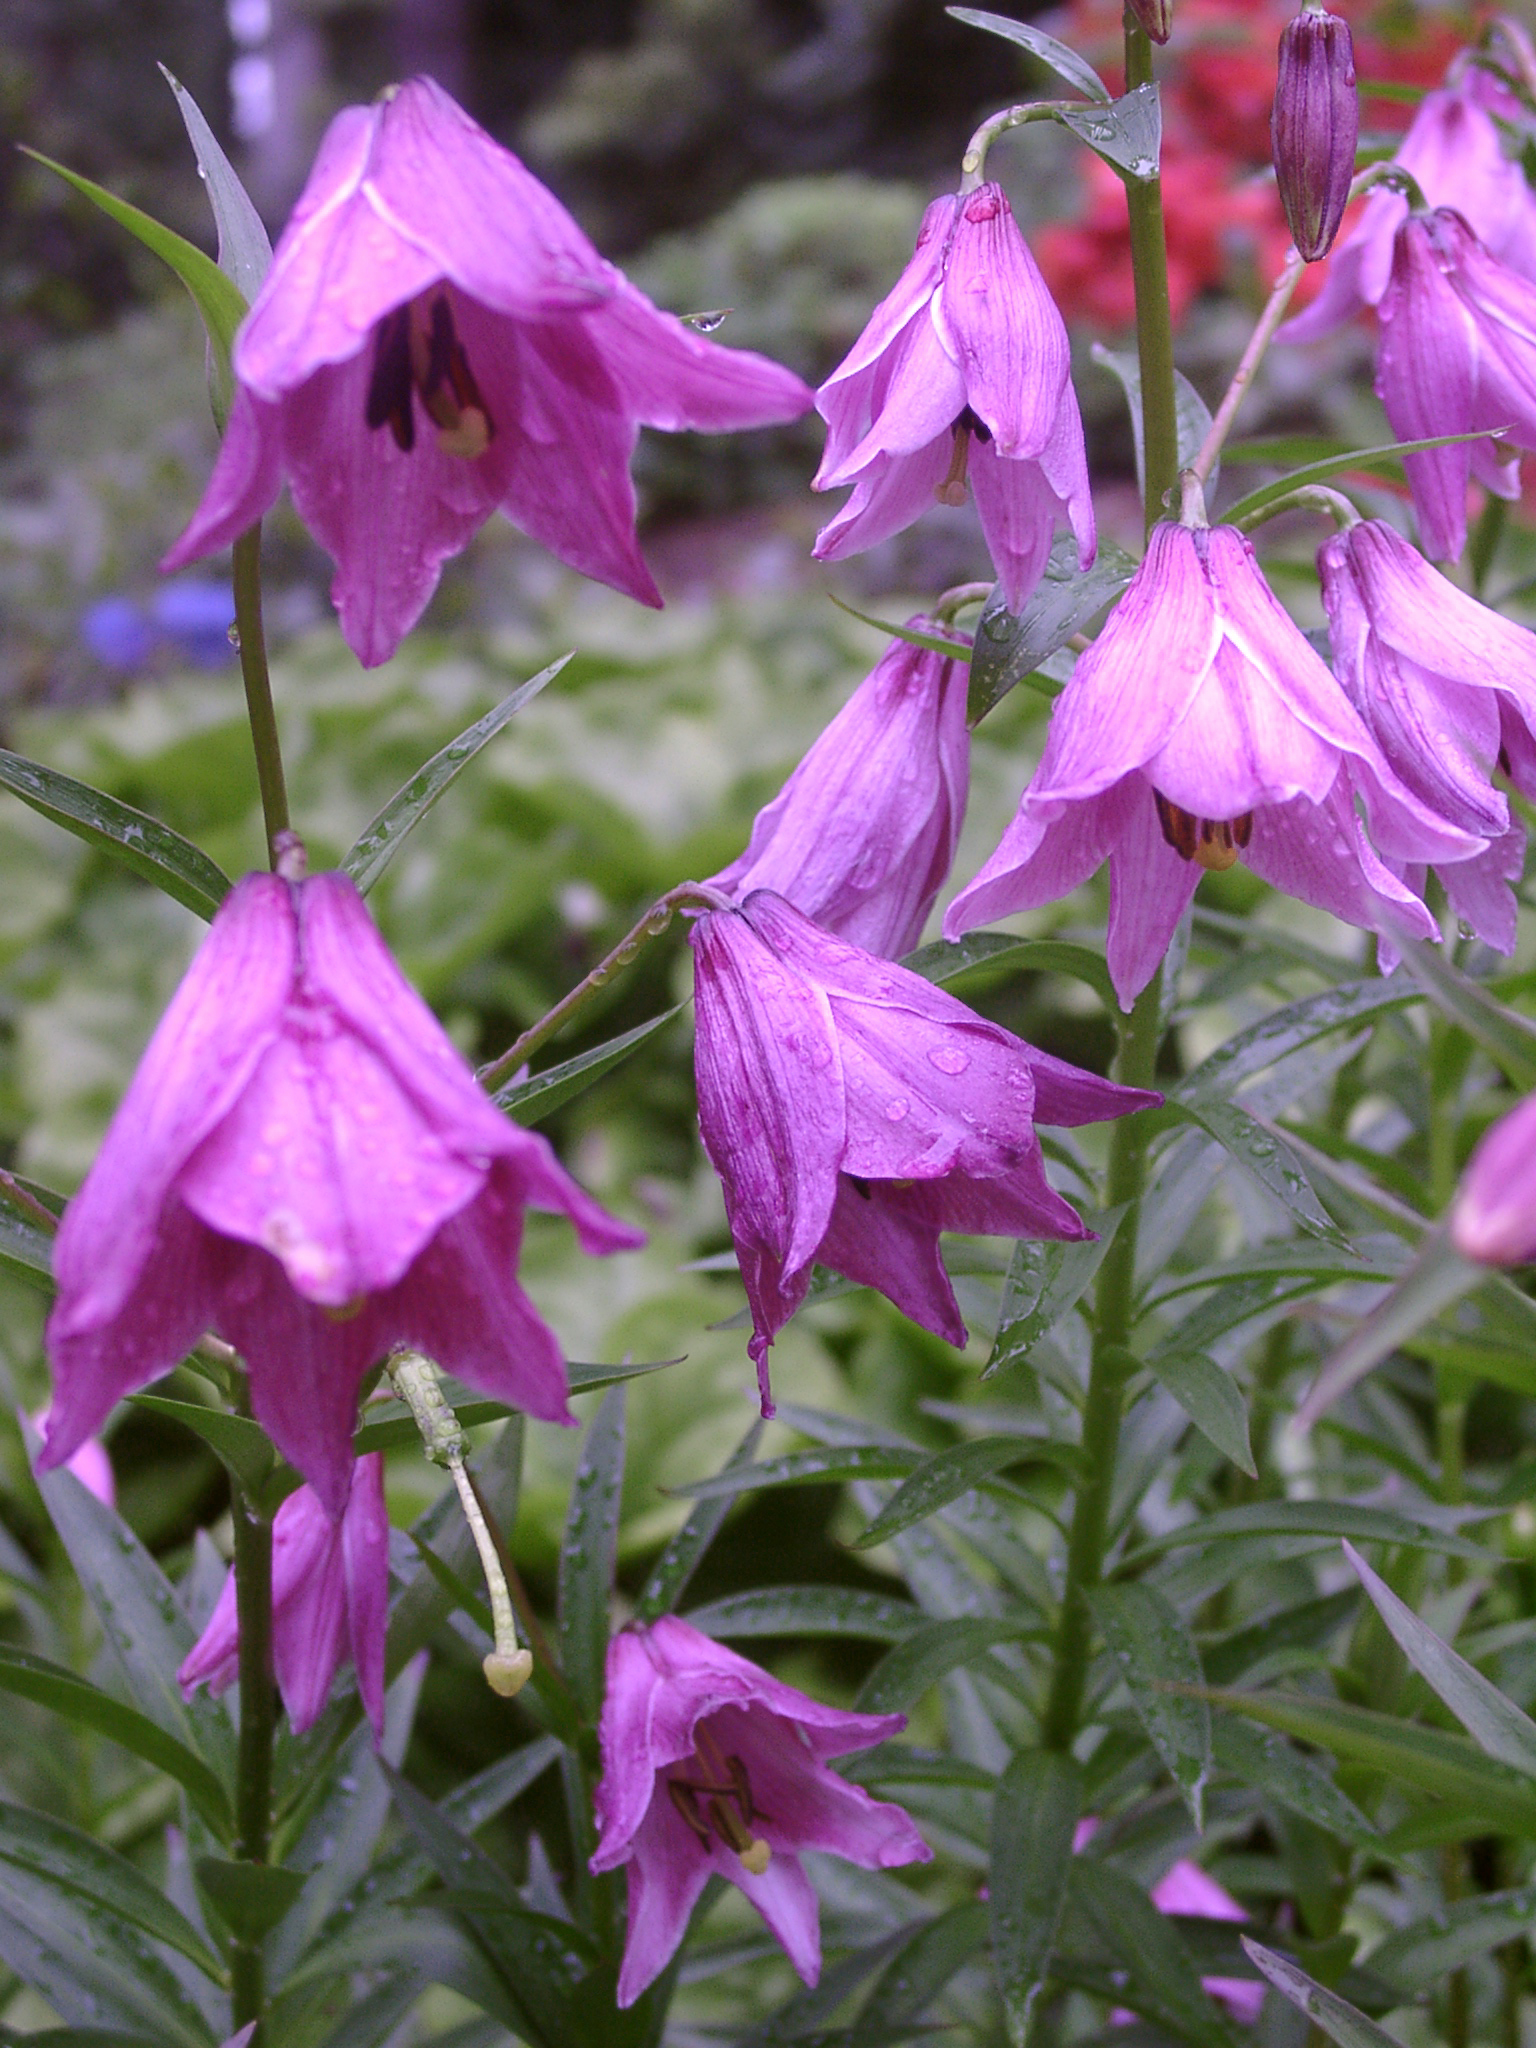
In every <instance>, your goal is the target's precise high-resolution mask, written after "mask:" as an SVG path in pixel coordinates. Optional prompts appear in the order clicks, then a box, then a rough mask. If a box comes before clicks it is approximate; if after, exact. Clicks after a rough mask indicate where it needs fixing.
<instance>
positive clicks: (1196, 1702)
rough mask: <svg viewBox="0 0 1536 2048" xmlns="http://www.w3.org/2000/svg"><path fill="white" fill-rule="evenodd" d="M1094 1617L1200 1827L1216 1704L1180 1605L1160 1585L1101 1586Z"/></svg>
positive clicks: (1093, 1603) (1155, 1745)
mask: <svg viewBox="0 0 1536 2048" xmlns="http://www.w3.org/2000/svg"><path fill="white" fill-rule="evenodd" d="M1089 1605H1090V1606H1091V1607H1092V1609H1093V1614H1094V1619H1095V1620H1096V1621H1097V1622H1098V1624H1099V1627H1100V1628H1101V1629H1102V1630H1103V1632H1104V1639H1105V1641H1106V1642H1107V1643H1108V1645H1109V1650H1110V1654H1111V1656H1112V1657H1113V1658H1114V1660H1115V1662H1116V1664H1117V1665H1118V1666H1119V1667H1120V1675H1121V1677H1122V1678H1123V1679H1124V1680H1125V1685H1126V1690H1127V1691H1128V1692H1129V1693H1130V1696H1131V1705H1132V1706H1133V1707H1134V1708H1135V1709H1136V1713H1137V1716H1138V1718H1139V1719H1140V1721H1141V1725H1142V1726H1143V1728H1145V1729H1146V1731H1147V1734H1148V1736H1149V1738H1150V1739H1151V1743H1152V1747H1153V1748H1154V1749H1155V1750H1156V1751H1157V1753H1158V1755H1159V1756H1160V1757H1161V1758H1162V1760H1163V1766H1164V1768H1165V1769H1166V1770H1167V1772H1168V1774H1169V1776H1170V1777H1171V1778H1172V1779H1173V1782H1174V1783H1175V1784H1176V1785H1177V1786H1178V1788H1179V1791H1180V1792H1181V1794H1182V1795H1183V1798H1184V1803H1185V1804H1186V1805H1187V1806H1188V1808H1189V1811H1190V1817H1191V1819H1192V1820H1193V1821H1194V1823H1195V1826H1196V1828H1197V1829H1199V1828H1203V1827H1204V1825H1205V1819H1204V1807H1205V1784H1206V1780H1207V1779H1208V1778H1209V1777H1210V1774H1211V1710H1210V1708H1209V1706H1208V1705H1207V1704H1206V1702H1205V1700H1204V1699H1202V1698H1201V1697H1199V1695H1198V1694H1197V1693H1193V1692H1189V1691H1179V1692H1175V1691H1173V1690H1171V1688H1172V1687H1173V1686H1180V1687H1198V1686H1199V1685H1200V1684H1201V1682H1202V1680H1203V1679H1204V1676H1205V1673H1204V1671H1203V1670H1202V1668H1201V1664H1200V1656H1199V1652H1198V1651H1197V1650H1196V1648H1195V1645H1194V1641H1193V1638H1192V1637H1191V1636H1190V1633H1189V1631H1188V1629H1187V1628H1186V1627H1185V1626H1184V1623H1183V1621H1182V1620H1181V1619H1180V1617H1179V1614H1178V1612H1177V1610H1176V1609H1175V1608H1174V1607H1173V1606H1172V1604H1171V1603H1170V1602H1169V1601H1168V1600H1166V1599H1164V1597H1163V1595H1162V1594H1161V1593H1159V1592H1158V1591H1157V1590H1156V1588H1155V1587H1153V1586H1148V1585H1145V1584H1142V1583H1136V1584H1133V1585H1129V1586H1100V1587H1098V1588H1097V1589H1096V1590H1095V1591H1094V1592H1093V1593H1091V1594H1090V1595H1089Z"/></svg>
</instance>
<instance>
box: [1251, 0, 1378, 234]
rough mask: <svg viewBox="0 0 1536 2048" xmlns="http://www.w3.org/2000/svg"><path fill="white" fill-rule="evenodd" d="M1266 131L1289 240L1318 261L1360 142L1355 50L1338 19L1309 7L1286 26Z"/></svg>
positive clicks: (1338, 216)
mask: <svg viewBox="0 0 1536 2048" xmlns="http://www.w3.org/2000/svg"><path fill="white" fill-rule="evenodd" d="M1269 132H1270V136H1271V139H1272V142H1273V146H1274V155H1275V179H1276V182H1277V183H1278V185H1279V187H1280V203H1281V205H1282V206H1283V207H1284V208H1285V217H1286V220H1287V221H1288V222H1289V224H1290V230H1291V235H1292V238H1293V239H1294V241H1295V243H1296V247H1297V249H1298V250H1299V251H1300V252H1301V254H1302V255H1303V256H1304V257H1305V258H1306V260H1307V262H1308V263H1316V262H1317V260H1318V258H1319V257H1321V256H1326V255H1327V254H1328V251H1329V250H1330V249H1331V248H1332V247H1333V239H1334V236H1335V235H1337V233H1338V232H1339V223H1340V221H1341V220H1343V218H1344V208H1345V206H1346V205H1347V204H1348V203H1349V185H1350V180H1351V179H1352V178H1353V177H1354V175H1355V144H1356V143H1357V142H1358V140H1359V138H1360V95H1359V93H1358V92H1357V91H1356V89H1355V46H1354V41H1353V38H1352V37H1351V35H1350V33H1349V23H1348V22H1347V21H1341V20H1340V19H1339V17H1338V16H1337V15H1336V14H1326V13H1324V12H1323V11H1322V9H1321V8H1316V7H1312V6H1307V7H1304V8H1303V9H1302V11H1301V13H1300V14H1298V15H1297V16H1296V19H1295V20H1294V21H1292V22H1290V23H1288V24H1287V26H1286V29H1285V32H1284V33H1283V34H1282V36H1281V38H1280V76H1279V81H1278V83H1277V84H1276V86H1275V103H1274V107H1273V109H1272V110H1271V113H1270V124H1269Z"/></svg>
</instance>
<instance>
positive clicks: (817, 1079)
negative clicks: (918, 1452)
mask: <svg viewBox="0 0 1536 2048" xmlns="http://www.w3.org/2000/svg"><path fill="white" fill-rule="evenodd" d="M692 943H693V949H694V957H695V969H694V1001H695V1008H696V1011H697V1017H698V1025H697V1032H696V1036H695V1040H694V1071H695V1074H696V1077H697V1081H698V1094H699V1128H700V1130H701V1132H702V1134H703V1138H704V1147H705V1150H706V1151H707V1152H708V1154H709V1156H710V1159H711V1161H712V1162H713V1164H714V1168H715V1171H716V1172H717V1173H718V1174H719V1176H720V1179H721V1181H722V1183H723V1184H724V1189H725V1213H726V1217H727V1220H728V1221H729V1223H730V1227H731V1236H732V1238H733V1239H734V1240H735V1244H736V1252H737V1256H738V1258H739V1260H740V1262H741V1277H742V1282H743V1285H744V1286H745V1288H746V1291H747V1300H748V1302H749V1304H750V1305H751V1310H752V1338H751V1342H750V1344H749V1346H748V1350H749V1351H750V1353H751V1356H752V1359H753V1361H754V1363H755V1364H756V1366H757V1376H758V1388H759V1391H760V1393H761V1397H762V1405H763V1413H764V1414H765V1415H771V1414H772V1413H773V1403H772V1400H771V1398H770V1394H769V1387H768V1364H767V1358H768V1347H769V1346H770V1344H771V1343H772V1342H773V1339H774V1337H775V1336H776V1335H777V1333H778V1332H779V1331H780V1330H781V1329H782V1328H783V1326H784V1325H785V1323H787V1322H788V1321H789V1319H790V1317H791V1316H792V1315H793V1314H794V1312H795V1310H796V1309H797V1308H798V1307H799V1306H800V1303H801V1302H802V1301H803V1300H804V1298H805V1293H806V1289H807V1288H808V1287H809V1285H810V1279H811V1267H812V1264H813V1263H814V1262H815V1261H816V1260H818V1259H819V1260H822V1261H823V1262H824V1263H825V1264H827V1265H829V1266H831V1267H833V1268H834V1269H835V1270H836V1271H837V1272H839V1273H842V1274H844V1275H845V1276H846V1277H847V1278H848V1279H850V1280H854V1281H857V1282H858V1283H859V1284H860V1285H862V1286H866V1287H876V1288H878V1289H879V1290H880V1292H881V1293H882V1294H884V1295H885V1296H886V1297H887V1298H888V1299H889V1300H891V1301H893V1302H894V1303H895V1304H896V1306H897V1307H898V1308H899V1309H901V1310H902V1311H903V1313H904V1314H906V1315H909V1316H911V1318H912V1320H913V1321H914V1322H917V1323H921V1324H922V1325H923V1327H924V1329H928V1330H932V1331H934V1332H935V1333H936V1334H937V1335H938V1336H941V1337H944V1338H947V1339H948V1341H949V1342H950V1343H951V1344H963V1343H964V1342H965V1339H966V1331H965V1324H964V1323H963V1322H962V1320H961V1317H960V1309H959V1305H958V1304H957V1302H956V1300H955V1295H954V1289H953V1288H952V1287H951V1286H950V1283H949V1275H948V1274H947V1273H946V1271H945V1269H944V1263H943V1261H942V1259H941V1258H940V1257H939V1233H940V1232H941V1231H944V1230H960V1231H974V1232H976V1233H978V1234H981V1235H989V1234H997V1235H1002V1236H1007V1237H1050V1238H1067V1239H1081V1238H1086V1237H1090V1236H1091V1235H1092V1232H1091V1231H1089V1230H1087V1229H1085V1228H1084V1226H1083V1223H1082V1221H1081V1219H1080V1218H1079V1216H1078V1215H1077V1213H1076V1211H1075V1210H1074V1209H1072V1208H1071V1207H1070V1206H1069V1205H1068V1204H1067V1203H1066V1202H1064V1201H1063V1200H1062V1198H1061V1196H1060V1195H1058V1194H1057V1193H1056V1191H1055V1189H1054V1188H1053V1187H1052V1186H1051V1185H1050V1183H1049V1181H1048V1180H1047V1179H1046V1177H1045V1166H1044V1161H1043V1159H1042V1157H1041V1152H1040V1141H1039V1139H1038V1138H1037V1137H1036V1135H1035V1121H1036V1119H1037V1118H1038V1119H1039V1120H1040V1121H1041V1122H1042V1123H1054V1124H1080V1123H1095V1122H1098V1121H1100V1120H1101V1119H1103V1118H1105V1117H1112V1116H1121V1115H1124V1114H1125V1113H1127V1112H1128V1111H1130V1110H1136V1109H1144V1108H1146V1107H1148V1106H1149V1105H1150V1104H1153V1103H1156V1102H1160V1101H1161V1100H1162V1098H1161V1096H1158V1095H1152V1094H1149V1093H1147V1092H1146V1091H1144V1090H1142V1089H1138V1088H1121V1087H1117V1086H1116V1085H1115V1084H1114V1083H1113V1082H1110V1081H1101V1080H1100V1079H1099V1078H1098V1077H1097V1075H1094V1074H1086V1073H1083V1072H1082V1071H1081V1070H1080V1069H1079V1068H1077V1067H1072V1066H1068V1065H1067V1064H1066V1063H1065V1062H1064V1061H1062V1060H1055V1059H1052V1058H1051V1057H1050V1056H1049V1055H1048V1054H1046V1053H1041V1052H1037V1051H1036V1050H1035V1049H1034V1047H1033V1046H1029V1045H1026V1044H1024V1042H1023V1041H1022V1040H1021V1039H1018V1038H1015V1037H1014V1035H1013V1033H1012V1032H1011V1031H1005V1030H1004V1029H1003V1027H1002V1026H1001V1025H1000V1024H992V1023H989V1022H988V1021H987V1020H986V1019H985V1018H984V1017H978V1016H977V1015H976V1013H975V1011H974V1010H968V1009H967V1008H966V1006H965V1005H964V1003H961V1002H957V1001H956V1000H955V998H954V997H953V996H951V995H946V994H945V993H944V991H943V990H942V989H939V988H935V987H934V985H933V983H932V982H929V981H924V980H923V978H922V976H921V975H917V974H912V973H909V972H908V971H907V970H906V969H905V968H902V967H897V966H894V965H893V964H892V963H891V962H890V961H887V960H877V959H875V958H874V957H873V955H871V954H869V953H866V952H863V951H861V950H860V948H858V947H857V946H852V945H850V944H849V943H848V942H847V941H846V940H845V939H837V938H833V937H832V936H831V935H830V934H829V933H827V932H824V931H822V930H821V929H820V927H819V926H817V925H814V924H812V923H811V921H810V920H809V918H806V917H803V916H802V915H801V913H800V912H799V911H798V910H796V909H794V908H793V907H792V906H791V905H790V904H788V903H786V902H785V901H784V899H783V897H782V896H775V895H774V894H772V892H771V891H769V890H766V889H760V890H758V891H757V893H756V894H755V895H752V896H749V897H748V898H747V899H746V901H745V902H744V903H743V904H742V905H741V906H740V908H739V909H737V910H720V911H711V912H710V913H708V914H707V915H706V916H704V917H702V918H700V920H699V921H698V923H697V924H696V925H695V926H694V929H693V934H692Z"/></svg>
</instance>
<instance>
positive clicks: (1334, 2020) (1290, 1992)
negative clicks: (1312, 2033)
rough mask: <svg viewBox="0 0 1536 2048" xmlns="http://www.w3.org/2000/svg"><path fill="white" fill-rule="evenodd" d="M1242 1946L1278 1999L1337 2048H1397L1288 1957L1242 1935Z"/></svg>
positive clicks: (1380, 2029) (1355, 2009)
mask: <svg viewBox="0 0 1536 2048" xmlns="http://www.w3.org/2000/svg"><path fill="white" fill-rule="evenodd" d="M1242 1943H1243V1948H1244V1950H1245V1951H1246V1953H1247V1956H1248V1959H1249V1961H1250V1962H1251V1963H1253V1965H1254V1966H1255V1968H1257V1969H1258V1970H1259V1971H1260V1972H1261V1973H1262V1974H1263V1976H1264V1977H1265V1978H1266V1979H1267V1980H1268V1982H1269V1983H1271V1984H1273V1985H1274V1987H1275V1989H1276V1990H1277V1991H1278V1992H1279V1993H1280V1996H1281V1997H1282V1998H1288V1999H1289V2000H1290V2002H1291V2004H1292V2005H1294V2006H1295V2007H1296V2009H1297V2011H1298V2012H1304V2013H1305V2014H1306V2016H1307V2018H1308V2019H1309V2020H1311V2022H1312V2023H1313V2025H1314V2026H1315V2027H1317V2028H1318V2029H1319V2030H1320V2031H1321V2032H1322V2033H1325V2034H1326V2035H1327V2036H1328V2038H1329V2040H1330V2041H1337V2042H1338V2044H1339V2048H1397V2044H1396V2043H1395V2042H1394V2040H1393V2038H1392V2036H1391V2035H1390V2034H1389V2033H1388V2032H1387V2030H1386V2028H1385V2027H1378V2026H1377V2024H1376V2022H1375V2021H1374V2020H1368V2019H1367V2018H1366V2016H1365V2014H1364V2013H1363V2012H1361V2011H1360V2010H1359V2008H1358V2007H1357V2006H1353V2005H1351V2004H1350V2003H1349V2000H1348V1999H1347V1998H1340V1996H1339V1994H1338V1993H1337V1992H1336V1991H1325V1990H1324V1989H1323V1987H1322V1985H1321V1984H1318V1983H1314V1981H1313V1980H1312V1978H1310V1977H1309V1976H1308V1975H1307V1973H1306V1971H1305V1970H1304V1969H1302V1968H1301V1966H1300V1964H1299V1963H1293V1962H1292V1961H1291V1959H1290V1957H1289V1956H1278V1955H1276V1954H1275V1952H1274V1950H1273V1949H1272V1948H1264V1947H1262V1946H1261V1945H1260V1944H1259V1943H1258V1942H1256V1941H1250V1940H1249V1938H1248V1936H1247V1935H1246V1934H1245V1935H1244V1936H1243V1937H1242Z"/></svg>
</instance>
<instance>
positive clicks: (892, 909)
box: [714, 617, 971, 957]
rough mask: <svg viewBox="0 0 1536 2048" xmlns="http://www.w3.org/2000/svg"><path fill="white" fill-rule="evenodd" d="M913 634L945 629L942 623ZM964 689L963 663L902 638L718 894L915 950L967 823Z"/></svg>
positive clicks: (923, 624) (881, 945)
mask: <svg viewBox="0 0 1536 2048" xmlns="http://www.w3.org/2000/svg"><path fill="white" fill-rule="evenodd" d="M909 623H910V624H911V626H912V627H913V629H914V630H916V631H919V632H923V633H927V634H940V633H941V631H942V629H941V628H940V627H939V626H938V625H936V624H935V622H934V621H933V620H932V619H927V618H922V617H918V618H915V619H913V620H911V621H910V622H909ZM956 645H957V651H958V652H959V653H960V654H963V653H964V649H963V648H961V647H960V646H959V643H958V642H957V643H956ZM967 680H968V671H967V669H966V667H965V664H964V662H963V660H960V659H954V658H951V657H950V656H948V655H943V654H935V653H934V652H932V651H931V650H930V649H928V648H926V647H915V646H913V645H912V644H911V642H910V641H905V640H893V641H892V642H891V645H890V648H889V649H888V651H887V652H886V653H885V654H884V655H883V656H882V657H881V659H880V661H879V663H878V664H877V666H876V667H875V668H874V669H873V670H871V672H870V673H869V674H868V675H867V676H866V677H865V678H864V680H863V682H862V683H860V685H859V687H858V688H857V689H856V690H855V691H854V693H853V695H852V696H851V697H850V698H849V700H848V702H847V703H846V704H845V705H844V706H843V708H842V710H841V711H839V712H838V714H837V716H836V718H834V719H833V720H832V723H831V724H830V725H829V726H828V727H827V729H826V731H825V732H824V733H823V734H822V735H821V737H820V739H818V740H817V741H816V742H815V744H814V745H813V746H812V748H811V750H810V752H809V753H808V754H807V755H806V756H805V758H804V760H803V761H802V762H801V763H800V765H799V767H798V768H796V770H795V771H794V773H793V774H792V775H791V776H790V778H789V780H788V781H787V782H786V783H785V785H784V787H783V788H782V789H781V790H780V792H779V794H778V795H777V796H776V797H775V798H774V800H773V802H772V803H770V804H766V805H765V806H764V807H763V809H762V810H760V811H759V812H758V814H757V818H756V820H755V822H754V824H753V826H752V837H751V839H750V841H749V842H748V845H747V850H746V852H745V853H743V854H742V855H741V856H740V857H739V859H737V860H734V861H733V862H732V863H731V865H730V866H729V867H728V868H726V869H724V870H723V871H722V872H721V873H720V874H718V875H716V876H715V877H714V885H715V887H716V888H717V889H720V890H723V891H724V892H726V893H727V894H729V895H734V896H749V895H750V894H751V893H752V891H753V890H754V889H772V890H774V891H775V892H776V893H777V894H778V895H780V896H782V897H784V898H785V900H786V901H787V902H790V903H792V904H793V905H794V906H795V908H796V910H801V911H804V913H805V915H806V916H807V917H809V918H811V919H812V920H813V921H814V922H815V923H816V924H819V925H821V926H822V927H823V928H824V929H825V930H827V931H830V932H836V933H837V934H838V935H839V936H840V937H842V938H845V939H851V940H852V941H853V943H854V944H855V945H857V946H862V947H863V948H864V950H865V952H867V953H881V954H887V955H890V956H893V957H894V956H896V955H899V954H902V953H908V952H910V951H911V950H912V948H913V947H914V946H915V945H916V944H917V942H918V940H919V939H920V938H921V937H922V932H923V926H924V924H925V923H926V922H927V920H928V913H929V911H930V910H932V908H933V903H934V898H935V897H936V896H937V895H938V893H939V890H940V889H941V888H942V887H943V886H944V881H945V878H946V877H947V876H948V874H949V870H950V866H951V863H952V862H953V860H954V857H955V843H956V841H957V840H958V839H959V837H960V827H961V825H962V824H963V822H964V820H965V800H966V795H967V791H968V788H969V784H970V756H971V742H970V734H969V732H968V731H967V729H966V722H965V695H966V685H967Z"/></svg>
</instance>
